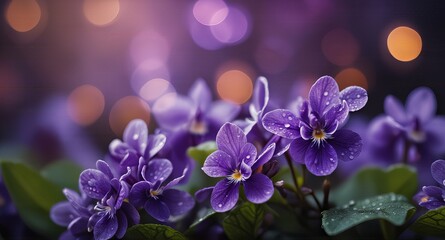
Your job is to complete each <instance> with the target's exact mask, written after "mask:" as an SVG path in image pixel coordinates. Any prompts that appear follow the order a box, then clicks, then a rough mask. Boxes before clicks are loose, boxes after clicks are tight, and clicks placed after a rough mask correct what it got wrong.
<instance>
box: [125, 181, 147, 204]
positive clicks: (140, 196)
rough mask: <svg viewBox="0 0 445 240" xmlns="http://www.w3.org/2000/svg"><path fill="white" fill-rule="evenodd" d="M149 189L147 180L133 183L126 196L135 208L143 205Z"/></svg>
mask: <svg viewBox="0 0 445 240" xmlns="http://www.w3.org/2000/svg"><path fill="white" fill-rule="evenodd" d="M150 189H151V186H150V184H149V183H148V182H144V181H142V182H138V183H136V184H134V185H133V187H132V188H131V190H130V194H129V196H128V198H129V200H130V203H131V204H133V205H134V206H135V207H137V208H140V207H142V206H144V204H145V202H146V201H147V199H148V196H149V192H150Z"/></svg>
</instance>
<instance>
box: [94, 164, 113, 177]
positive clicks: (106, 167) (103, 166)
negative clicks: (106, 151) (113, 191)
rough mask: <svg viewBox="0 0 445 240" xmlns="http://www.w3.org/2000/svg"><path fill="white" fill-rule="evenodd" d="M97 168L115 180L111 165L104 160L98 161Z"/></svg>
mask: <svg viewBox="0 0 445 240" xmlns="http://www.w3.org/2000/svg"><path fill="white" fill-rule="evenodd" d="M96 168H97V169H98V170H99V171H101V172H103V173H104V174H105V175H106V176H107V177H108V178H109V179H112V178H113V173H112V172H111V169H110V165H108V163H106V162H105V161H103V160H97V161H96Z"/></svg>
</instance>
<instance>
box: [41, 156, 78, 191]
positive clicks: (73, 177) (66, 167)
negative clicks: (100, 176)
mask: <svg viewBox="0 0 445 240" xmlns="http://www.w3.org/2000/svg"><path fill="white" fill-rule="evenodd" d="M82 170H83V169H82V168H81V167H80V166H79V165H77V164H75V163H73V162H70V161H56V162H54V163H52V164H50V165H48V166H46V167H45V168H44V169H43V170H42V171H41V174H42V176H44V177H46V178H47V179H48V180H50V181H51V182H53V183H55V184H57V185H59V186H60V187H62V188H70V189H73V190H76V189H78V187H79V175H80V173H81V172H82Z"/></svg>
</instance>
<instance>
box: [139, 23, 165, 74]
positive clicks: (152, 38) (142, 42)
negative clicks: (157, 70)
mask: <svg viewBox="0 0 445 240" xmlns="http://www.w3.org/2000/svg"><path fill="white" fill-rule="evenodd" d="M169 54H170V46H169V43H168V42H167V40H166V39H165V38H164V37H163V36H162V35H160V34H159V33H157V32H154V31H144V32H140V33H139V34H138V35H136V37H134V38H133V39H132V41H131V44H130V56H131V59H132V60H133V62H134V63H135V64H136V65H139V64H141V63H143V62H147V61H149V62H151V64H158V65H157V66H154V67H160V66H161V65H163V64H165V63H166V62H167V60H168V57H169Z"/></svg>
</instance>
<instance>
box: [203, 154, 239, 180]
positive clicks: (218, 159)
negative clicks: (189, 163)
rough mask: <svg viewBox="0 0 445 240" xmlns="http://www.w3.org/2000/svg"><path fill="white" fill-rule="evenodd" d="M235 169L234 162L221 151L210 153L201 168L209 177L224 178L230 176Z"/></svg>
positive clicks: (235, 164) (235, 163)
mask: <svg viewBox="0 0 445 240" xmlns="http://www.w3.org/2000/svg"><path fill="white" fill-rule="evenodd" d="M236 167H237V162H236V160H235V159H234V158H233V157H232V156H230V155H229V154H227V153H226V152H223V151H221V150H216V151H214V152H213V153H211V154H210V155H209V156H208V157H207V159H206V160H205V162H204V166H203V167H202V168H201V169H202V170H203V171H204V172H205V174H207V175H208V176H209V177H224V176H227V175H230V174H231V173H232V172H233V171H234V170H235V168H236Z"/></svg>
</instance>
